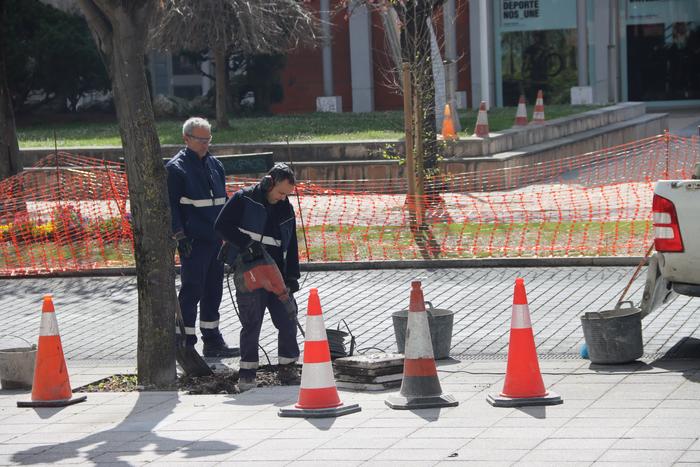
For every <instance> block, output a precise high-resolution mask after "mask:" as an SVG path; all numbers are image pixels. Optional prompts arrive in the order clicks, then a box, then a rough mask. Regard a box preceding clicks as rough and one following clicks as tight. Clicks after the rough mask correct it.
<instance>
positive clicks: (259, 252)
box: [241, 240, 265, 263]
mask: <svg viewBox="0 0 700 467" xmlns="http://www.w3.org/2000/svg"><path fill="white" fill-rule="evenodd" d="M264 248H265V247H263V244H262V243H260V242H256V241H254V240H253V241H251V242H250V243H249V244H248V246H247V247H246V248H245V249H244V250H243V251H241V259H242V260H243V262H245V263H250V262H253V261H255V260H256V259H260V258H262V257H263V249H264Z"/></svg>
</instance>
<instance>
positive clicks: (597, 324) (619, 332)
mask: <svg viewBox="0 0 700 467" xmlns="http://www.w3.org/2000/svg"><path fill="white" fill-rule="evenodd" d="M625 303H626V304H629V307H624V308H623V307H622V305H623V304H625ZM581 325H582V326H583V337H584V338H585V339H586V345H587V346H588V357H589V358H590V360H591V363H602V364H616V363H627V362H631V361H634V360H636V359H638V358H639V357H641V356H642V355H643V354H644V343H643V341H642V313H641V310H639V308H635V307H634V305H633V304H632V302H630V301H624V302H619V303H618V304H617V305H616V306H615V308H614V309H613V310H606V311H601V312H589V313H585V314H584V315H582V316H581Z"/></svg>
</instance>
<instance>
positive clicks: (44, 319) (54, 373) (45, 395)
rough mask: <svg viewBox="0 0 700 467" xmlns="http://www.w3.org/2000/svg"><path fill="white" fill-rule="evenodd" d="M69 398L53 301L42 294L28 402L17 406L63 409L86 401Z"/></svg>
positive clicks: (69, 388)
mask: <svg viewBox="0 0 700 467" xmlns="http://www.w3.org/2000/svg"><path fill="white" fill-rule="evenodd" d="M72 395H73V393H72V391H71V387H70V381H69V380H68V369H67V368H66V360H65V358H64V356H63V346H62V345H61V336H60V334H59V333H58V321H56V313H55V311H54V308H53V300H51V295H44V304H43V306H42V309H41V327H40V329H39V348H38V349H37V352H36V362H35V364H34V382H33V384H32V400H31V401H29V402H20V401H18V402H17V407H64V406H66V405H71V404H75V403H78V402H82V401H84V400H85V399H87V396H80V397H72Z"/></svg>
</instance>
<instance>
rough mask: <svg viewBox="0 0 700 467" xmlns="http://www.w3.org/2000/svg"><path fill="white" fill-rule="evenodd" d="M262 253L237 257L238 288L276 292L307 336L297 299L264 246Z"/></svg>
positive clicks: (261, 249) (235, 266)
mask: <svg viewBox="0 0 700 467" xmlns="http://www.w3.org/2000/svg"><path fill="white" fill-rule="evenodd" d="M227 246H229V245H228V244H226V245H224V247H222V252H224V253H223V254H222V256H223V257H224V258H225V257H226V255H227V252H226V251H225V250H226V249H227V248H226V247H227ZM260 253H261V255H260V256H259V257H257V258H254V259H253V260H252V261H244V260H243V258H242V255H238V256H237V257H236V259H235V261H234V264H233V283H234V285H235V286H236V290H238V291H240V292H252V291H254V290H258V289H265V290H267V291H268V292H272V293H273V294H275V295H276V296H277V298H278V299H279V301H280V302H282V305H284V308H285V310H286V312H287V316H289V319H291V320H292V321H294V322H295V323H296V325H297V328H298V329H299V331H300V332H301V335H302V336H304V337H306V334H305V333H304V329H303V328H302V327H301V324H299V319H298V318H297V314H298V311H299V309H298V307H297V303H296V300H294V297H293V295H292V294H291V292H290V291H289V289H288V288H287V286H286V285H285V283H284V279H283V278H282V273H280V270H279V268H278V267H277V263H276V262H275V260H274V259H272V257H271V256H270V254H269V253H268V252H267V250H265V248H264V247H263V248H260Z"/></svg>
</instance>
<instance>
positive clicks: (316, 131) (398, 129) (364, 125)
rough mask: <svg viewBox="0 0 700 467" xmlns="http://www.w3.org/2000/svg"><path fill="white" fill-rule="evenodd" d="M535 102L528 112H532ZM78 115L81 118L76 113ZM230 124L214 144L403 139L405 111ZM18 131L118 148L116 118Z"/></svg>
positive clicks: (500, 111)
mask: <svg viewBox="0 0 700 467" xmlns="http://www.w3.org/2000/svg"><path fill="white" fill-rule="evenodd" d="M595 108H597V106H571V105H548V106H546V107H545V115H546V118H547V119H548V120H551V119H554V118H559V117H564V116H567V115H572V114H576V113H581V112H585V111H588V110H592V109H595ZM515 110H516V109H515V107H499V108H493V109H491V110H490V111H489V128H490V130H491V131H499V130H504V129H507V128H510V127H512V126H513V121H514V120H515ZM532 110H533V109H532V106H529V108H528V115H529V116H531V115H532ZM459 115H460V121H461V123H462V132H461V134H463V135H465V136H466V135H470V134H472V133H473V132H474V126H475V124H476V115H477V112H476V111H474V110H469V111H466V110H462V111H460V112H459ZM77 118H80V116H77ZM231 125H232V128H231V129H229V130H223V131H217V130H216V129H214V140H213V143H215V144H216V143H256V142H282V141H285V139H286V138H289V140H290V141H358V140H368V139H394V140H396V139H401V138H403V112H399V111H394V112H372V113H358V114H354V113H340V114H334V113H310V114H301V115H275V116H271V117H247V118H232V119H231ZM157 127H158V135H159V136H160V142H161V144H180V143H182V137H181V132H182V120H160V121H158V122H157ZM17 132H18V137H19V145H20V148H22V149H27V148H37V147H49V148H52V147H54V132H55V134H56V140H57V144H58V147H59V148H69V147H86V146H120V145H121V140H120V138H119V129H118V127H117V123H116V120H109V119H107V120H105V121H95V120H87V121H81V120H76V121H71V122H63V123H55V124H51V123H33V124H30V123H27V124H22V123H21V122H18V124H17Z"/></svg>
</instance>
